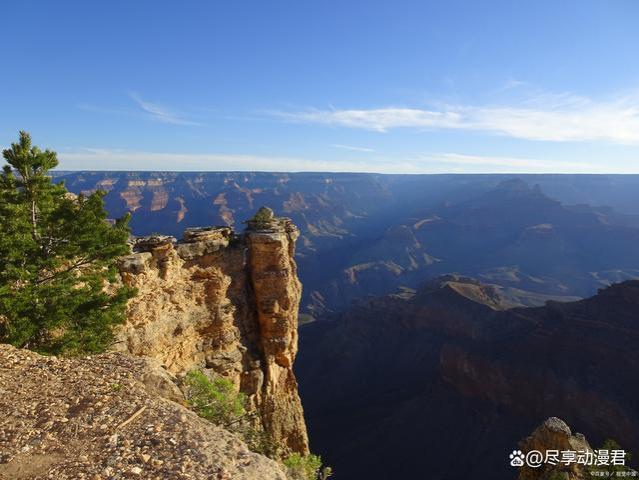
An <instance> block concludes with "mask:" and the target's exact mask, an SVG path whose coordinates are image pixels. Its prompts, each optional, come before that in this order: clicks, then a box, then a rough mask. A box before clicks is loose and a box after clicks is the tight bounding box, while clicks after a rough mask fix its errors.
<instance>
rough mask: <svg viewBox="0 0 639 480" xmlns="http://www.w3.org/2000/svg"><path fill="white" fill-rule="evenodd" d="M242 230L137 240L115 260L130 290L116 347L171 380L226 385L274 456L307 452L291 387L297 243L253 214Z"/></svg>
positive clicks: (273, 222)
mask: <svg viewBox="0 0 639 480" xmlns="http://www.w3.org/2000/svg"><path fill="white" fill-rule="evenodd" d="M247 223H248V226H247V228H246V230H245V231H244V232H243V233H241V234H236V233H235V232H234V231H233V230H232V229H231V228H229V227H216V228H194V229H187V230H186V231H185V232H184V237H183V239H182V240H181V241H179V242H176V241H175V239H174V238H173V237H168V236H159V235H155V236H150V237H145V238H141V239H138V240H137V241H136V242H135V245H134V249H133V250H134V253H132V254H131V255H129V256H127V257H125V258H123V259H122V260H121V262H120V272H121V276H122V279H123V281H124V282H125V283H127V284H128V285H131V286H134V287H136V288H137V289H138V295H137V297H136V298H134V299H133V300H132V301H131V302H130V304H129V306H128V321H127V323H126V324H125V325H124V326H123V327H122V328H121V330H120V332H119V343H118V344H117V347H116V348H117V349H119V350H122V351H126V352H129V353H131V354H134V355H138V356H146V357H151V358H154V359H157V360H158V361H160V362H161V363H162V364H163V365H164V366H165V367H166V368H167V369H168V370H169V371H170V372H172V373H174V374H177V375H181V374H183V373H185V372H187V371H188V370H190V369H192V368H201V369H203V370H204V371H205V372H207V373H211V374H215V375H220V376H223V377H225V378H227V379H230V380H231V381H233V382H234V384H235V385H236V387H237V389H238V390H239V391H241V392H244V393H245V394H246V395H247V397H248V401H249V410H250V411H252V412H254V413H256V414H257V423H258V424H259V425H258V426H261V428H263V429H264V430H265V432H267V433H268V435H269V436H270V437H271V439H272V440H273V441H274V442H275V443H276V444H277V445H279V446H280V447H281V449H282V452H281V453H282V454H286V453H287V452H291V451H295V452H300V453H303V454H305V453H308V438H307V433H306V426H305V423H304V417H303V411H302V406H301V402H300V399H299V396H298V392H297V381H296V379H295V375H294V373H293V370H292V365H293V361H294V360H295V356H296V353H297V322H298V308H299V302H300V297H301V284H300V282H299V280H298V278H297V270H296V268H297V267H296V264H295V260H294V254H295V241H296V239H297V237H298V235H299V233H298V230H297V228H296V227H295V226H294V225H293V224H292V223H291V221H290V220H288V219H284V218H276V217H274V216H273V212H272V211H271V210H270V209H266V208H262V209H260V211H258V214H257V215H256V216H255V217H254V219H253V220H252V221H249V222H247Z"/></svg>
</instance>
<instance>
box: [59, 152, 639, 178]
mask: <svg viewBox="0 0 639 480" xmlns="http://www.w3.org/2000/svg"><path fill="white" fill-rule="evenodd" d="M58 157H59V158H60V167H59V169H60V170H112V171H113V170H126V171H130V170H147V171H268V172H374V173H639V162H632V163H626V164H624V165H618V166H614V167H613V166H609V165H606V164H605V163H598V164H593V163H583V162H570V161H563V160H552V159H535V158H521V157H501V156H479V155H465V154H460V153H427V154H423V155H419V156H414V157H408V158H387V157H374V158H369V156H366V159H362V160H353V159H348V160H344V159H332V160H318V159H312V158H299V157H279V156H260V155H241V154H218V153H211V154H193V153H159V152H140V151H126V150H111V149H83V150H75V151H67V152H59V153H58Z"/></svg>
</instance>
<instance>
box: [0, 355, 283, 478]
mask: <svg viewBox="0 0 639 480" xmlns="http://www.w3.org/2000/svg"><path fill="white" fill-rule="evenodd" d="M181 403H183V397H182V394H181V392H180V390H179V388H178V387H177V386H176V384H175V383H173V381H172V377H171V376H170V375H169V374H168V373H166V371H164V369H163V368H162V367H161V366H160V365H159V364H156V363H154V362H153V361H150V360H148V359H143V358H134V357H130V356H127V355H122V354H114V353H110V354H103V355H97V356H93V357H86V358H78V359H60V358H56V357H43V356H41V355H38V354H36V353H33V352H30V351H27V350H19V349H16V348H13V347H11V346H8V345H0V412H2V414H1V415H0V479H2V480H9V479H10V480H26V479H59V480H64V479H74V480H76V479H92V480H94V479H95V480H98V479H114V480H115V479H123V478H134V479H158V480H159V479H162V480H164V479H184V480H186V479H220V480H222V479H234V480H235V479H246V480H252V479H255V480H257V479H260V480H263V479H281V480H285V479H286V475H285V474H284V472H283V471H282V469H281V467H280V466H279V464H277V463H276V462H274V461H272V460H270V459H268V458H266V457H264V456H261V455H258V454H256V453H253V452H251V451H249V450H248V448H247V447H246V445H245V444H244V443H243V442H242V441H241V440H240V439H239V438H237V437H236V436H235V435H233V434H231V433H229V432H228V431H226V430H224V429H222V428H220V427H217V426H215V425H213V424H211V423H209V422H208V421H206V420H204V419H202V418H200V417H198V416H197V415H196V414H195V413H193V412H192V411H190V410H189V409H187V408H186V407H185V406H184V405H183V404H181Z"/></svg>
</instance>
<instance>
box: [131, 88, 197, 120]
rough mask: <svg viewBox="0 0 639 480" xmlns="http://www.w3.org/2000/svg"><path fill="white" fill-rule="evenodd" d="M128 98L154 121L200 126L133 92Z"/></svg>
mask: <svg viewBox="0 0 639 480" xmlns="http://www.w3.org/2000/svg"><path fill="white" fill-rule="evenodd" d="M129 96H130V97H131V99H132V100H133V101H134V102H135V103H136V104H137V106H138V107H139V108H140V109H141V110H142V111H143V112H145V113H146V114H148V115H149V116H150V117H151V118H153V119H154V120H157V121H160V122H163V123H170V124H173V125H202V124H201V123H199V122H194V121H192V120H189V119H187V118H185V116H184V115H183V114H180V113H177V112H175V111H173V110H171V109H169V108H168V107H166V106H164V105H160V104H158V103H152V102H148V101H146V100H142V98H141V97H140V96H139V95H138V94H137V93H135V92H131V93H130V94H129Z"/></svg>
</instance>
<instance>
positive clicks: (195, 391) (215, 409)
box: [185, 370, 246, 427]
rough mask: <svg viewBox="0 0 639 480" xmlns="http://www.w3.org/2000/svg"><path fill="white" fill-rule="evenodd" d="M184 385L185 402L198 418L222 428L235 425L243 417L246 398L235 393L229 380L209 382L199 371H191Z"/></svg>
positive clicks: (219, 379)
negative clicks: (185, 389) (186, 401)
mask: <svg viewBox="0 0 639 480" xmlns="http://www.w3.org/2000/svg"><path fill="white" fill-rule="evenodd" d="M185 384H186V386H187V395H186V397H187V400H188V402H189V404H190V405H191V407H193V409H194V410H195V412H196V413H197V414H198V415H199V416H201V417H203V418H206V419H207V420H209V421H211V422H213V423H215V424H217V425H222V426H224V427H230V426H232V425H234V424H237V423H238V422H240V421H241V420H242V418H243V417H244V416H245V414H246V411H245V409H244V405H245V403H246V396H245V395H244V394H243V393H241V392H236V391H235V386H234V385H233V383H232V382H231V381H230V380H228V379H226V378H221V377H218V378H215V379H213V380H211V379H209V377H207V376H206V375H205V374H204V373H202V372H201V371H199V370H191V371H190V372H189V373H188V374H187V375H186V378H185Z"/></svg>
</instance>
